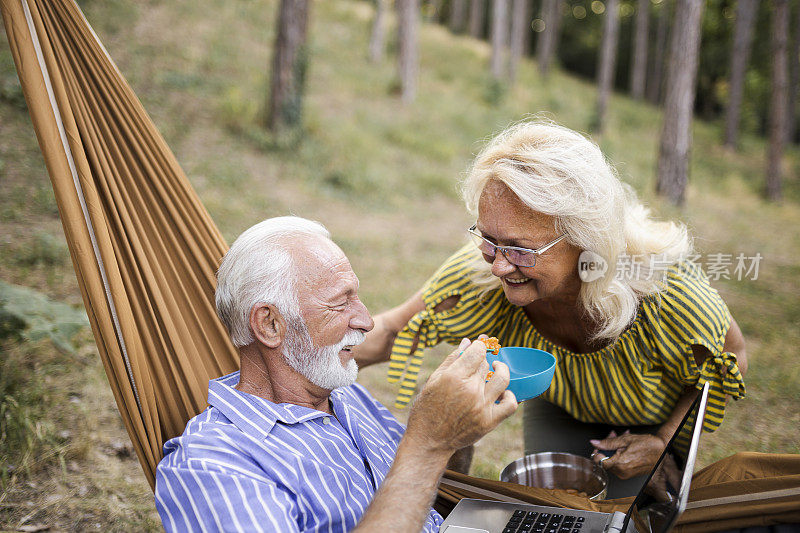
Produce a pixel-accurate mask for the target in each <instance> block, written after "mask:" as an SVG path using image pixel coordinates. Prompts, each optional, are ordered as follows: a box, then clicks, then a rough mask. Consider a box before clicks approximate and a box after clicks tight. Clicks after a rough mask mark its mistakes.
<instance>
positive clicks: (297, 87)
mask: <svg viewBox="0 0 800 533" xmlns="http://www.w3.org/2000/svg"><path fill="white" fill-rule="evenodd" d="M279 9H280V11H279V13H278V29H277V31H276V32H275V46H274V48H273V52H272V78H271V80H270V92H269V98H268V99H267V106H266V126H267V128H268V129H269V130H270V131H272V132H273V133H279V132H281V131H284V130H288V129H292V128H294V127H296V126H299V125H300V120H301V118H302V103H303V89H304V85H305V74H306V67H307V62H308V51H307V47H306V37H307V34H308V11H309V1H308V0H281V3H280V8H279Z"/></svg>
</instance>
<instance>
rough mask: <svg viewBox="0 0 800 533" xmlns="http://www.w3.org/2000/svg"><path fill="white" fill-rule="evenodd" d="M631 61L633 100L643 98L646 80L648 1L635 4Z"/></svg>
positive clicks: (643, 0) (648, 31) (648, 25)
mask: <svg viewBox="0 0 800 533" xmlns="http://www.w3.org/2000/svg"><path fill="white" fill-rule="evenodd" d="M633 35H634V38H633V61H631V96H632V97H633V99H634V100H641V99H642V98H644V85H645V79H646V78H647V40H648V37H649V35H650V0H639V1H638V2H637V4H636V21H635V27H634V30H633Z"/></svg>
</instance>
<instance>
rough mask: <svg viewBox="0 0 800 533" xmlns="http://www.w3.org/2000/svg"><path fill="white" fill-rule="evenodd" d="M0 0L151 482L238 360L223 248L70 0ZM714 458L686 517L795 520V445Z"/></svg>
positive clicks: (113, 379)
mask: <svg viewBox="0 0 800 533" xmlns="http://www.w3.org/2000/svg"><path fill="white" fill-rule="evenodd" d="M0 11H2V15H3V22H4V24H5V29H6V33H7V36H8V40H9V44H10V47H11V52H12V55H13V57H14V61H15V64H16V67H17V72H18V74H19V78H20V82H21V85H22V88H23V92H24V94H25V99H26V101H27V104H28V110H29V112H30V115H31V119H32V121H33V125H34V129H35V130H36V135H37V137H38V140H39V145H40V147H41V150H42V153H43V155H44V159H45V163H46V165H47V171H48V173H49V175H50V179H51V182H52V184H53V189H54V191H55V196H56V201H57V203H58V209H59V212H60V215H61V221H62V224H63V226H64V233H65V234H66V239H67V242H68V244H69V250H70V255H71V257H72V262H73V265H74V267H75V273H76V275H77V278H78V285H79V286H80V290H81V293H82V296H83V302H84V305H85V306H86V310H87V313H88V315H89V321H90V323H91V326H92V332H93V333H94V337H95V341H96V343H97V348H98V352H99V354H100V357H101V359H102V360H103V364H104V366H105V370H106V373H107V374H108V379H109V382H110V384H111V388H112V390H113V392H114V396H115V398H116V401H117V406H118V408H119V411H120V413H121V415H122V419H123V421H124V423H125V427H126V428H127V430H128V434H129V435H130V438H131V441H132V443H133V447H134V449H135V450H136V453H137V455H138V457H139V460H140V462H141V465H142V468H143V470H144V473H145V476H146V477H147V479H148V481H149V482H150V484H151V486H153V484H154V480H155V469H156V465H157V464H158V461H159V460H160V459H161V454H162V450H161V448H162V445H163V443H164V441H166V440H167V439H169V438H171V437H173V436H175V435H178V434H180V433H181V432H182V431H183V428H184V426H185V424H186V422H187V421H188V419H189V418H191V417H192V416H194V415H195V414H197V413H199V412H200V411H202V410H203V409H204V408H205V407H206V405H207V404H206V395H207V391H208V380H209V379H211V378H214V377H218V376H221V375H223V374H226V373H229V372H232V371H234V370H236V369H237V368H238V362H239V361H238V355H237V353H236V350H235V349H234V348H233V346H232V345H231V344H230V342H229V340H228V336H227V334H226V332H225V330H224V327H223V326H222V324H221V323H220V322H219V320H218V319H217V317H216V314H215V312H214V303H213V301H214V298H213V294H214V287H215V276H214V274H215V272H216V269H217V265H218V261H219V260H220V258H221V257H222V255H223V254H224V252H225V251H226V249H227V245H226V244H225V242H224V240H223V238H222V236H221V234H220V232H219V230H218V229H217V228H216V226H215V225H214V223H213V221H212V220H211V218H210V217H209V215H208V213H207V212H206V210H205V208H204V207H203V206H202V204H201V203H200V200H199V198H198V196H197V194H196V193H195V191H194V190H193V189H192V187H191V185H190V184H189V181H188V179H187V178H186V176H185V175H184V173H183V171H182V170H181V169H180V167H179V165H178V163H177V161H176V160H175V157H174V156H173V154H172V152H171V151H170V149H169V147H168V146H167V145H166V143H165V142H164V140H163V139H162V137H161V136H160V135H159V133H158V131H157V130H156V128H155V126H154V124H153V122H152V121H151V120H150V118H149V117H148V115H147V113H146V112H145V110H144V108H143V107H142V105H141V103H140V102H139V100H138V99H137V98H136V95H135V94H134V93H133V91H132V90H131V88H130V87H129V86H128V84H127V83H126V82H125V79H124V78H123V76H122V74H121V73H120V71H119V70H118V69H117V67H116V66H115V65H114V62H113V61H112V60H111V58H110V57H109V55H108V53H107V52H106V50H105V49H104V48H103V45H102V44H101V43H100V41H99V40H98V38H97V36H96V35H95V33H94V32H93V31H92V29H91V27H90V26H89V24H88V23H87V21H86V19H85V18H84V17H83V14H82V13H81V11H80V9H79V8H78V6H77V5H76V4H75V3H74V1H73V0H0ZM727 461H728V462H725V461H721V462H720V463H717V464H715V465H712V466H711V467H709V468H707V469H706V470H704V471H703V472H706V471H708V472H707V473H705V474H704V476H705V477H702V476H701V477H700V478H696V480H695V485H694V487H695V489H694V491H693V495H694V494H696V495H697V498H695V499H700V500H702V501H698V502H694V505H695V508H692V509H690V510H689V511H687V513H686V514H685V515H684V517H683V518H682V520H681V523H684V524H686V526H685V527H686V528H688V529H690V530H696V531H710V530H713V526H714V524H717V525H719V524H720V523H721V522H719V521H720V520H722V519H726V520H728V521H727V522H725V524H735V525H736V526H737V527H743V526H745V525H749V524H762V523H772V522H770V520H773V521H775V520H781V521H789V520H793V521H795V522H800V504H798V503H797V502H798V501H800V496H798V494H800V490H798V487H800V456H794V455H786V456H783V455H763V454H756V455H748V456H746V457H744V458H742V457H739V458H738V459H736V460H734V461H732V462H731V461H730V460H727ZM754 464H755V465H756V466H757V468H756V467H754V466H753V465H754ZM765 465H766V466H765ZM767 466H769V468H768V467H767ZM737 476H738V477H737ZM745 477H746V478H748V481H741V480H740V479H745ZM787 491H788V492H787ZM759 495H761V496H763V497H761V498H759ZM465 496H472V497H481V498H495V499H504V500H507V501H526V502H531V503H540V504H545V505H547V504H551V505H570V506H573V507H576V508H585V509H592V510H603V511H610V510H612V509H623V510H624V508H625V507H626V504H625V502H624V501H620V502H613V501H612V502H608V503H602V502H601V503H595V502H589V501H588V500H586V499H585V498H579V497H577V496H571V495H568V494H566V493H564V492H562V491H548V490H544V489H532V488H525V487H521V486H519V485H510V484H505V483H501V482H498V481H489V480H484V479H478V478H472V477H469V476H463V475H459V474H455V473H448V474H446V475H445V478H444V479H443V481H442V484H441V486H440V490H439V498H438V499H437V508H439V509H441V510H442V511H445V512H446V511H447V510H448V509H449V508H451V507H452V505H453V504H454V503H455V502H456V501H458V500H459V499H460V498H462V497H465ZM720 498H722V499H720ZM725 498H729V499H730V498H734V499H735V500H736V501H735V502H731V501H730V500H729V499H728V500H726V499H725ZM737 498H738V499H737ZM742 498H745V501H748V500H753V501H754V502H755V503H754V504H753V503H751V504H744V503H741V500H742ZM703 502H706V503H707V505H704V504H703ZM704 513H705V514H704ZM726 513H727V514H726ZM730 527H732V526H730Z"/></svg>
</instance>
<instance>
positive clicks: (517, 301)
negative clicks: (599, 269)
mask: <svg viewBox="0 0 800 533" xmlns="http://www.w3.org/2000/svg"><path fill="white" fill-rule="evenodd" d="M477 229H478V231H480V233H481V234H482V235H483V236H484V237H485V238H486V239H488V240H490V241H491V242H493V243H494V244H496V245H499V246H519V247H522V248H531V249H538V248H541V247H542V246H544V245H546V244H548V243H549V242H551V241H553V240H554V239H556V238H557V237H558V236H559V235H560V234H559V233H557V232H556V228H555V220H554V218H553V217H552V216H550V215H545V214H542V213H538V212H536V211H533V210H531V209H530V208H529V207H528V206H526V205H525V204H524V203H522V201H521V200H520V199H519V198H518V197H517V195H515V194H514V193H513V192H512V191H511V189H509V188H508V187H507V186H506V185H505V184H504V183H502V182H500V181H496V180H491V181H489V182H488V183H487V184H486V187H484V189H483V192H482V193H481V197H480V201H479V202H478V227H477ZM579 255H580V250H579V249H578V248H577V247H575V246H573V245H571V244H569V243H568V242H567V241H566V240H564V241H561V242H559V243H558V244H556V245H555V246H553V247H552V248H550V249H549V250H547V251H546V252H545V253H543V254H542V255H541V256H539V257H538V259H537V260H536V266H534V267H520V266H516V265H513V264H511V263H509V262H508V260H507V259H506V258H505V256H504V255H503V254H502V253H497V254H495V257H494V258H492V257H489V256H487V255H484V259H486V261H487V262H489V263H491V264H492V274H494V275H495V276H497V277H498V278H500V281H501V282H502V284H503V292H504V293H505V295H506V298H507V299H508V301H509V302H511V303H512V304H513V305H517V306H520V307H524V306H527V305H529V304H532V303H533V302H535V301H537V300H542V299H545V298H554V299H571V300H575V299H577V296H578V291H579V289H580V279H579V278H578V269H577V265H578V256H579Z"/></svg>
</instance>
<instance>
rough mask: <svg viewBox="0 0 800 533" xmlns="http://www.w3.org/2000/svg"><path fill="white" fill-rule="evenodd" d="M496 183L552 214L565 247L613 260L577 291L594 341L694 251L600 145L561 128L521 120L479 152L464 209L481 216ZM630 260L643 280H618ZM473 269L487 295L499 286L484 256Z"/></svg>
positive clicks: (610, 335) (626, 317) (618, 326)
mask: <svg viewBox="0 0 800 533" xmlns="http://www.w3.org/2000/svg"><path fill="white" fill-rule="evenodd" d="M491 180H497V181H500V182H502V183H504V184H505V185H506V186H507V187H508V188H509V189H511V191H513V192H514V193H515V194H516V195H517V196H518V197H519V199H520V200H521V201H522V202H523V203H524V204H525V205H527V206H528V207H530V208H531V209H532V210H533V211H537V212H539V213H544V214H546V215H550V216H552V217H554V219H555V227H556V231H557V232H558V233H559V234H560V233H566V235H567V237H566V240H567V241H568V242H570V243H571V244H573V245H574V246H576V247H578V248H579V249H581V250H589V251H591V252H594V253H595V254H598V255H599V256H601V257H602V258H603V259H604V260H605V261H606V262H607V263H608V271H607V272H606V274H605V275H604V276H603V277H601V278H600V279H597V280H595V281H590V282H584V283H583V284H582V287H581V291H580V300H581V303H582V304H583V307H584V309H585V311H586V313H587V314H588V316H589V317H590V318H591V319H592V320H594V321H595V322H596V323H597V330H596V331H595V332H594V334H593V336H592V339H593V340H596V341H599V340H608V339H610V340H614V339H616V338H617V337H619V335H620V334H621V333H622V332H623V331H625V329H626V328H627V327H628V325H629V324H630V323H631V322H632V321H633V320H634V319H635V318H636V313H637V309H638V304H639V301H640V300H641V299H642V298H643V297H645V296H649V295H652V294H657V293H658V292H659V290H660V289H661V287H662V283H661V282H660V280H661V279H663V276H664V274H665V270H666V269H667V268H668V267H669V266H671V265H673V264H675V263H677V262H679V261H680V260H681V259H682V258H684V257H686V256H687V255H688V254H690V253H691V250H692V243H691V239H690V237H689V234H688V232H687V230H686V227H685V226H684V225H683V224H676V223H674V222H659V221H655V220H652V219H651V218H650V211H649V210H648V209H647V208H645V207H644V206H643V205H642V204H641V203H640V202H639V201H638V199H637V198H636V194H635V192H634V191H633V189H632V188H631V187H630V186H629V185H627V184H624V183H622V182H621V181H620V179H619V177H618V176H617V173H616V170H615V169H614V167H613V166H612V165H611V163H609V162H608V161H607V160H606V158H605V157H604V156H603V154H602V152H601V151H600V148H599V147H598V146H597V145H596V144H595V143H594V142H592V141H590V140H589V139H587V138H586V137H584V136H583V135H581V134H579V133H577V132H575V131H572V130H570V129H567V128H564V127H562V126H559V125H557V124H554V123H550V122H544V121H538V120H537V121H529V122H522V123H518V124H516V125H514V126H511V127H510V128H508V129H506V130H505V131H503V132H502V133H500V134H499V135H498V136H496V137H495V138H494V139H492V140H491V141H490V142H489V144H488V145H487V146H486V147H485V148H484V149H483V150H482V151H481V152H480V154H478V156H477V157H476V158H475V161H474V163H473V165H472V167H471V168H470V170H469V172H468V175H467V177H466V178H465V180H464V182H463V184H462V193H463V196H464V201H465V202H466V205H467V209H468V210H469V211H470V212H471V213H472V214H473V215H475V216H476V217H477V214H478V202H479V200H480V197H481V193H482V192H483V189H484V187H485V186H486V184H487V183H488V182H489V181H491ZM625 256H627V257H628V258H638V259H639V260H640V261H641V263H640V270H641V272H640V275H639V276H619V275H616V272H617V265H618V262H619V261H620V258H621V257H625ZM474 267H475V273H474V278H475V281H476V282H478V283H479V284H481V285H483V286H484V287H486V289H487V290H488V289H493V288H496V287H499V286H500V280H499V279H498V278H496V277H495V276H493V275H492V274H491V265H490V264H488V263H486V262H485V261H483V259H482V258H481V257H480V255H479V254H476V260H475V262H474ZM575 268H576V271H577V268H578V265H575Z"/></svg>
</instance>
